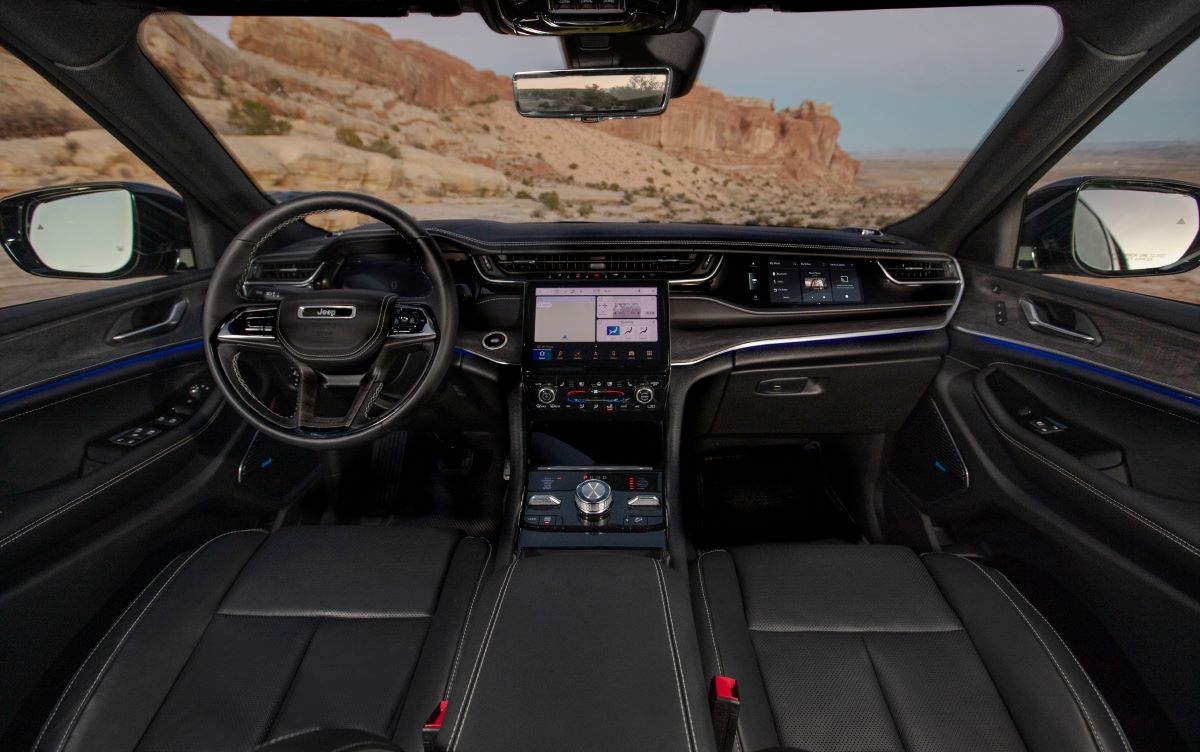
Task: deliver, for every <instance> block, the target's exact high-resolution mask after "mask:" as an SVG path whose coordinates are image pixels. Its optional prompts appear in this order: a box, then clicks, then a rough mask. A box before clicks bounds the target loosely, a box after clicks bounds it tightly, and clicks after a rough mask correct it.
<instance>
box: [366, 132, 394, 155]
mask: <svg viewBox="0 0 1200 752" xmlns="http://www.w3.org/2000/svg"><path fill="white" fill-rule="evenodd" d="M363 148H364V149H366V150H367V151H373V152H375V153H377V154H386V155H387V156H389V157H391V158H392V159H397V158H398V157H399V156H400V147H399V146H396V145H395V144H393V143H392V142H391V140H389V139H388V137H387V136H384V137H383V138H374V139H371V143H369V144H367V145H366V146H365V147H363Z"/></svg>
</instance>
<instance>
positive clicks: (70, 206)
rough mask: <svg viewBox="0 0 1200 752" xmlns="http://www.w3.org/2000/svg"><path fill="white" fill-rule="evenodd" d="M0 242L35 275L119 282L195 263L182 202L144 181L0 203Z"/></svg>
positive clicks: (47, 191) (63, 189) (45, 192)
mask: <svg viewBox="0 0 1200 752" xmlns="http://www.w3.org/2000/svg"><path fill="white" fill-rule="evenodd" d="M0 240H2V241H3V243H4V249H5V250H6V251H8V255H9V256H10V257H11V258H12V260H13V262H14V263H15V264H16V265H17V266H19V267H20V268H21V269H23V270H24V271H26V272H29V273H30V274H35V275H37V276H39V277H61V278H66V279H123V278H128V277H142V276H149V275H156V274H165V273H167V272H171V271H175V270H177V269H181V268H192V267H194V266H195V264H194V262H193V259H192V251H191V241H190V235H189V233H188V229H187V219H186V215H185V213H184V207H183V200H182V199H180V198H179V196H177V195H175V194H174V193H171V192H170V191H166V190H163V189H162V188H158V187H156V186H152V185H146V184H142V183H89V184H81V185H70V186H55V187H53V188H39V189H37V190H33V191H27V192H25V193H18V194H15V195H13V196H8V197H6V198H5V199H4V200H2V201H0Z"/></svg>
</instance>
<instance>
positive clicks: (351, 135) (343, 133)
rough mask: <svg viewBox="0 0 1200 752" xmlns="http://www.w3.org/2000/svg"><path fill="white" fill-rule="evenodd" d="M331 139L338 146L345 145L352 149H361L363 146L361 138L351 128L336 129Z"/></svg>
mask: <svg viewBox="0 0 1200 752" xmlns="http://www.w3.org/2000/svg"><path fill="white" fill-rule="evenodd" d="M333 137H334V138H336V139H337V142H338V143H339V144H345V145H346V146H349V147H352V148H354V149H361V148H363V146H364V144H363V140H362V138H361V137H360V136H359V135H358V132H357V131H355V130H354V129H353V128H338V129H337V132H335V133H334V134H333Z"/></svg>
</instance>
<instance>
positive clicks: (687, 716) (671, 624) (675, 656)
mask: <svg viewBox="0 0 1200 752" xmlns="http://www.w3.org/2000/svg"><path fill="white" fill-rule="evenodd" d="M651 564H653V565H654V572H655V575H656V577H657V582H658V592H659V595H660V596H661V598H662V607H663V618H664V620H665V622H666V626H667V645H668V646H669V647H670V649H671V665H672V667H673V668H674V669H675V689H676V691H677V692H678V693H679V709H680V711H681V712H682V713H683V730H684V733H685V734H686V735H687V740H688V749H691V750H695V749H696V739H695V730H694V729H695V724H694V723H693V721H692V706H691V703H690V702H689V701H688V697H687V687H686V683H685V681H684V676H683V665H682V661H680V659H679V650H678V644H677V643H676V641H675V620H674V619H673V618H672V617H671V603H670V601H669V600H668V599H667V583H666V578H665V577H664V576H663V571H662V564H661V563H659V561H658V560H657V559H654V560H652V561H651Z"/></svg>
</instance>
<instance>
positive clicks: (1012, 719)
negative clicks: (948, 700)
mask: <svg viewBox="0 0 1200 752" xmlns="http://www.w3.org/2000/svg"><path fill="white" fill-rule="evenodd" d="M938 553H940V552H938ZM930 555H931V552H927V553H923V554H921V555H920V559H921V564H922V566H923V567H924V569H925V571H926V572H927V573H929V575H930V578H931V579H932V580H933V586H934V587H936V588H937V589H938V593H939V594H940V595H941V598H942V600H943V601H945V603H946V605H947V606H948V607H949V608H950V610H951V611H953V612H954V615H955V616H956V617H957V618H958V621H959V623H960V624H961V623H962V614H961V613H960V612H959V610H958V609H957V608H955V607H954V604H953V603H951V602H950V599H949V598H948V597H946V591H945V590H944V589H943V588H942V586H941V584H940V583H939V582H938V581H937V578H936V577H933V572H932V571H930V569H929V565H928V564H927V563H926V562H925V559H926V557H928V556H930ZM959 631H961V632H963V633H964V634H965V635H966V638H967V642H968V643H969V644H970V646H971V652H973V653H974V654H975V658H976V659H977V660H978V661H979V666H980V668H982V669H983V673H984V674H986V675H987V677H988V681H989V682H991V686H992V689H993V691H994V692H995V693H996V699H998V700H999V701H1000V705H1001V706H1003V707H1004V711H1005V713H1006V714H1007V716H1008V722H1009V725H1010V726H1011V727H1012V729H1013V732H1014V733H1015V734H1016V735H1017V737H1018V738H1020V739H1021V743H1022V744H1024V745H1025V747H1026V748H1028V747H1029V744H1028V742H1027V741H1026V739H1025V734H1023V733H1022V732H1021V728H1020V726H1018V725H1017V720H1016V715H1015V714H1014V713H1013V709H1012V707H1011V706H1010V704H1009V702H1008V700H1007V699H1005V697H1004V695H1003V693H1001V692H1000V688H999V686H998V685H997V684H996V678H995V675H994V674H993V672H992V670H991V668H990V667H989V666H988V664H987V662H986V661H985V660H983V655H982V654H981V653H980V652H979V645H978V644H977V643H976V642H975V638H974V636H973V635H972V634H971V633H970V632H969V631H967V629H966V628H965V627H964V628H963V629H961V630H959Z"/></svg>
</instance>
